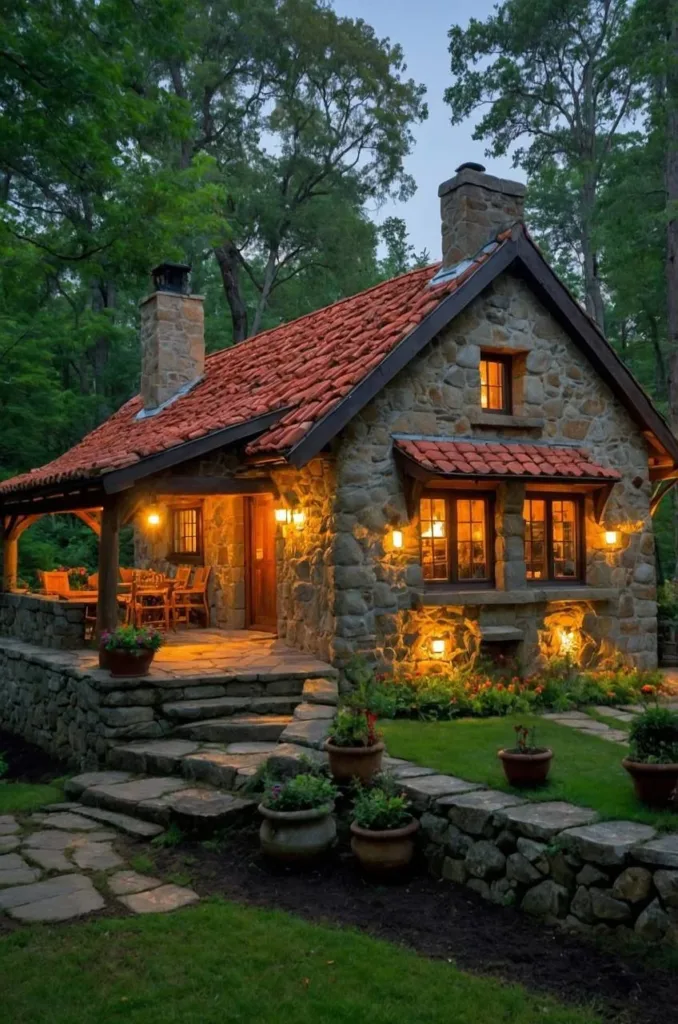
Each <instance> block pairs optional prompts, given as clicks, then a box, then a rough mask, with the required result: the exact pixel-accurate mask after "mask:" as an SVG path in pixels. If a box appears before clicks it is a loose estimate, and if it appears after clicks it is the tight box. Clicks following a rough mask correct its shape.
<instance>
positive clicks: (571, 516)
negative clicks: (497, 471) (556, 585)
mask: <svg viewBox="0 0 678 1024" xmlns="http://www.w3.org/2000/svg"><path fill="white" fill-rule="evenodd" d="M523 518H524V520H525V566H526V574H527V578H528V580H556V581H559V580H579V579H581V578H582V576H583V565H582V558H581V552H580V538H581V535H582V534H581V530H582V506H581V503H580V502H579V501H578V500H577V499H575V498H558V497H549V498H546V497H528V498H527V499H526V500H525V503H524V506H523Z"/></svg>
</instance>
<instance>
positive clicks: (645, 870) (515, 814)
mask: <svg viewBox="0 0 678 1024" xmlns="http://www.w3.org/2000/svg"><path fill="white" fill-rule="evenodd" d="M433 778H434V779H435V778H438V779H440V778H442V777H440V776H433ZM418 781H421V782H423V783H425V782H426V780H425V779H422V780H416V779H413V780H412V782H411V784H410V786H409V787H408V786H407V785H406V789H407V788H411V789H413V790H415V791H416V790H417V788H418V787H417V782H418ZM457 781H459V780H457ZM469 786H470V784H469ZM420 788H421V787H420ZM443 788H444V787H443ZM414 799H415V803H417V804H418V809H419V813H420V815H421V826H422V830H421V831H422V836H423V840H424V844H425V849H426V856H427V860H428V864H429V869H430V871H431V873H432V874H433V875H434V876H435V877H436V878H443V879H447V880H449V881H451V882H455V883H457V884H459V885H465V886H467V888H469V889H472V890H473V891H474V892H476V893H478V894H479V895H480V896H482V897H483V898H484V899H487V900H490V901H491V902H493V903H497V904H500V905H504V906H516V907H518V908H519V909H521V910H522V911H524V912H525V913H528V914H531V915H533V916H535V917H540V918H543V919H545V920H546V921H548V922H550V923H552V924H556V925H558V926H560V927H563V928H566V929H569V930H572V931H576V932H590V931H596V932H599V933H602V934H605V933H610V932H611V931H615V932H619V933H621V934H635V935H637V936H639V937H640V938H642V939H645V940H649V941H658V940H662V939H663V940H666V941H670V942H677V941H678V870H676V868H678V836H675V835H669V836H663V837H658V836H657V835H656V834H655V831H654V829H652V828H650V827H649V826H647V825H640V824H638V823H636V822H624V821H621V822H604V823H601V824H598V823H596V822H595V818H596V815H595V814H594V812H592V811H590V810H587V809H586V808H582V807H575V806H573V805H571V804H564V803H558V802H553V803H543V804H540V803H526V802H525V801H523V800H521V799H520V798H519V797H516V796H512V795H510V794H508V793H500V792H492V791H489V790H479V791H478V792H464V793H461V794H459V795H450V796H444V797H442V798H440V799H438V800H435V801H434V800H430V801H427V800H426V797H425V793H424V794H419V795H418V796H417V794H416V793H415V794H414ZM424 806H427V807H428V809H426V810H424Z"/></svg>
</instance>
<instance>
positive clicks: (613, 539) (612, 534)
mask: <svg viewBox="0 0 678 1024" xmlns="http://www.w3.org/2000/svg"><path fill="white" fill-rule="evenodd" d="M605 543H606V544H607V545H609V546H610V547H613V546H614V545H615V544H618V543H619V531H618V530H606V531H605Z"/></svg>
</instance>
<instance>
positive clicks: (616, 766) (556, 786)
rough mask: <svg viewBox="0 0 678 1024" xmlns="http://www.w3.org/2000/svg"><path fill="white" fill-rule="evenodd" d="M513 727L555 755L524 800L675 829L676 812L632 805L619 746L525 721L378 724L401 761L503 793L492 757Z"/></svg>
mask: <svg viewBox="0 0 678 1024" xmlns="http://www.w3.org/2000/svg"><path fill="white" fill-rule="evenodd" d="M519 723H520V724H523V725H527V726H529V727H532V726H536V728H537V734H536V742H537V743H538V744H539V745H540V746H548V747H552V748H553V751H554V754H555V757H554V759H553V764H552V766H551V774H550V777H549V782H548V783H547V785H546V786H543V787H540V788H539V789H538V790H532V791H529V790H528V791H524V790H521V795H523V796H526V797H527V798H528V799H530V800H567V801H569V802H571V803H574V804H581V805H583V806H584V807H592V808H593V809H594V810H596V811H598V813H599V814H600V815H601V817H602V818H606V819H608V820H612V819H626V820H631V821H641V822H645V823H646V824H648V825H654V826H655V828H659V829H662V830H671V829H678V814H674V813H671V812H669V811H652V810H649V809H648V808H645V807H643V805H642V804H640V803H639V802H638V800H636V797H635V794H634V792H633V786H632V784H631V779H630V778H629V776H628V775H627V773H626V772H625V771H624V769H623V768H622V766H621V760H622V758H623V757H624V754H625V752H626V748H625V747H623V746H621V745H620V744H618V743H610V742H608V741H607V740H601V739H598V738H597V737H596V736H585V735H583V734H582V733H579V732H576V731H575V730H574V729H570V728H569V727H568V726H564V725H558V724H557V723H556V722H551V721H548V720H545V719H543V718H539V717H537V716H531V715H509V716H507V717H506V718H465V719H459V720H457V721H452V722H413V721H406V720H404V719H397V720H396V721H388V722H382V723H380V724H381V726H382V727H383V730H384V735H385V738H386V744H387V746H388V751H389V754H391V756H392V757H404V758H406V759H407V760H409V761H415V762H416V763H417V764H421V765H426V766H427V767H429V768H435V769H436V770H437V771H440V772H445V773H448V774H450V775H459V776H461V778H464V779H469V780H471V781H473V782H482V783H484V784H485V785H487V786H490V787H491V788H492V789H503V790H509V789H510V787H509V786H508V784H507V783H506V781H505V778H504V774H503V771H502V768H501V764H500V762H499V759H498V758H497V756H496V755H497V750H499V748H500V747H507V746H512V745H513V726H514V725H517V724H519Z"/></svg>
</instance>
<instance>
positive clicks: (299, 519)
mask: <svg viewBox="0 0 678 1024" xmlns="http://www.w3.org/2000/svg"><path fill="white" fill-rule="evenodd" d="M305 519H306V516H305V515H304V513H303V512H302V511H301V510H298V511H296V512H293V513H292V522H293V523H294V525H295V526H296V528H297V530H300V529H301V528H302V526H303V525H304V521H305Z"/></svg>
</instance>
